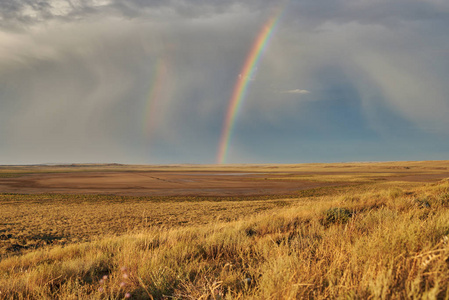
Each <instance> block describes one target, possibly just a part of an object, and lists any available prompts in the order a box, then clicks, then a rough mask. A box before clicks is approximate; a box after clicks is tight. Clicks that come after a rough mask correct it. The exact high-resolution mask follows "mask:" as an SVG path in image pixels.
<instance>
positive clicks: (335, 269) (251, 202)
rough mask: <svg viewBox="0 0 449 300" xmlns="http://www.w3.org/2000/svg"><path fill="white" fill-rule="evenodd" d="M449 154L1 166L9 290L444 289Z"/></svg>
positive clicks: (253, 295) (102, 293) (362, 294)
mask: <svg viewBox="0 0 449 300" xmlns="http://www.w3.org/2000/svg"><path fill="white" fill-rule="evenodd" d="M447 178H449V161H427V162H371V163H334V164H298V165H219V166H217V165H210V166H208V165H171V166H139V165H119V164H110V165H97V164H73V165H53V166H52V165H37V166H1V167H0V210H1V214H0V259H1V260H0V275H1V277H0V299H42V298H43V299H55V298H59V299H79V298H96V299H122V298H128V297H130V298H133V299H164V298H171V299H173V298H174V299H200V298H201V299H225V298H226V299H243V298H244V299H296V298H367V297H371V298H410V297H411V298H413V297H416V298H442V299H444V298H447V297H449V294H448V288H449V285H448V278H449V273H448V261H449V247H448V246H447V245H448V242H447V240H448V234H449V210H448V207H449V184H448V182H447V180H446V179H447Z"/></svg>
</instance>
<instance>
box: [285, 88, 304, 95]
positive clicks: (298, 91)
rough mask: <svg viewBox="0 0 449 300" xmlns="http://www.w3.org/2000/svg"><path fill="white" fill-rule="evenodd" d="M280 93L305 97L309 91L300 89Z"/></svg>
mask: <svg viewBox="0 0 449 300" xmlns="http://www.w3.org/2000/svg"><path fill="white" fill-rule="evenodd" d="M281 93H283V94H301V95H306V94H310V91H308V90H301V89H294V90H286V91H282V92H281Z"/></svg>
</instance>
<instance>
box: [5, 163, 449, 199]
mask: <svg viewBox="0 0 449 300" xmlns="http://www.w3.org/2000/svg"><path fill="white" fill-rule="evenodd" d="M1 175H3V176H1ZM448 177H449V161H430V162H383V163H336V164H301V165H224V166H201V165H194V166H192V165H177V166H126V165H65V166H0V193H21V194H38V193H63V194H116V195H129V196H156V195H157V196H182V195H198V196H203V195H204V196H206V195H207V196H213V195H221V196H228V195H271V194H289V193H292V192H294V191H299V190H305V189H312V188H318V187H326V186H343V185H349V184H354V183H358V182H369V181H380V180H383V181H408V182H435V181H438V180H442V179H445V178H448ZM348 179H351V180H348Z"/></svg>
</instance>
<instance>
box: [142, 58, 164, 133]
mask: <svg viewBox="0 0 449 300" xmlns="http://www.w3.org/2000/svg"><path fill="white" fill-rule="evenodd" d="M167 73H168V66H167V60H166V59H164V58H158V60H157V62H156V64H155V66H154V72H153V74H154V75H153V80H152V84H151V87H150V90H149V93H148V94H149V95H148V101H147V107H146V108H145V110H144V113H145V116H144V120H145V125H144V132H145V133H146V135H147V137H149V136H150V135H151V133H152V131H153V130H154V127H155V123H156V120H157V117H158V109H157V108H158V104H159V103H160V102H161V101H162V98H164V96H165V95H164V91H165V87H166V85H167V75H168V74H167Z"/></svg>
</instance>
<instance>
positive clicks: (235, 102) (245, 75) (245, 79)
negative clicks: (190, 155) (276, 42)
mask: <svg viewBox="0 0 449 300" xmlns="http://www.w3.org/2000/svg"><path fill="white" fill-rule="evenodd" d="M282 11H283V10H281V9H279V10H278V11H277V12H276V13H275V14H274V15H273V16H271V18H270V19H269V20H268V21H267V22H266V23H265V24H264V26H263V27H262V30H261V31H260V32H259V34H258V36H257V38H256V39H255V42H254V44H253V46H252V47H251V51H250V52H249V55H248V57H247V58H246V60H245V63H244V65H243V68H242V70H241V72H240V75H239V78H238V79H237V82H236V83H235V86H234V90H233V92H232V96H231V98H230V100H229V107H228V110H227V113H226V117H225V121H224V125H223V129H222V133H221V137H220V144H219V148H218V153H217V162H218V163H219V164H222V163H224V162H225V160H226V157H227V154H228V150H229V145H230V142H231V136H232V132H233V129H234V124H235V119H236V116H237V114H238V112H239V110H240V107H241V105H242V101H243V99H245V96H246V92H247V90H248V83H249V82H250V81H251V78H253V76H254V73H255V71H256V69H257V65H258V63H259V61H260V58H261V56H262V53H263V51H264V50H265V48H266V46H267V44H268V42H269V40H270V37H271V36H272V34H273V31H274V29H275V27H276V24H277V23H278V20H279V18H280V16H281V14H282Z"/></svg>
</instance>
